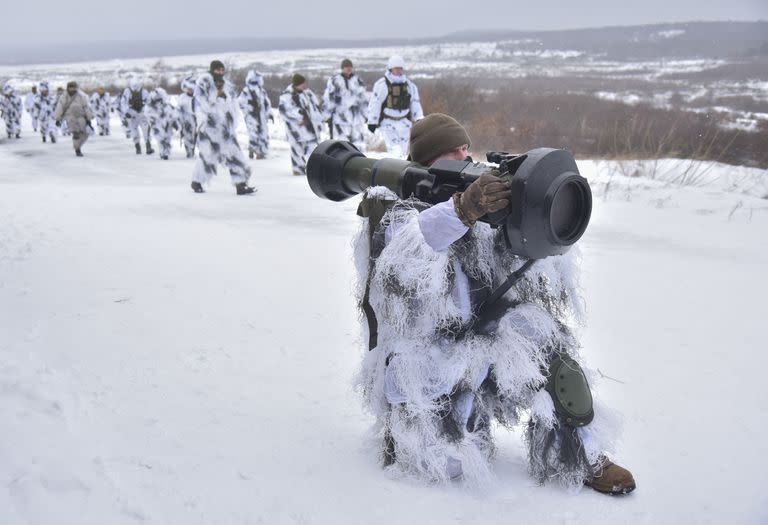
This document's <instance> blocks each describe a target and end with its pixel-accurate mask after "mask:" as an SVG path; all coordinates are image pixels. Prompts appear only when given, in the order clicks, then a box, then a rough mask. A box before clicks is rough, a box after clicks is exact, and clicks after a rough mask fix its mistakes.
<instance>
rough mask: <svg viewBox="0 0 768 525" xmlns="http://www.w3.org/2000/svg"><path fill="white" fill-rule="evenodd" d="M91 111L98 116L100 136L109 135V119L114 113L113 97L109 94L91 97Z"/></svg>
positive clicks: (97, 94)
mask: <svg viewBox="0 0 768 525" xmlns="http://www.w3.org/2000/svg"><path fill="white" fill-rule="evenodd" d="M91 109H92V110H93V114H94V115H96V123H97V124H98V126H99V135H102V136H103V135H109V118H110V113H111V112H112V97H111V96H110V95H109V92H107V91H105V92H104V93H103V94H99V93H98V92H97V93H94V94H93V95H91Z"/></svg>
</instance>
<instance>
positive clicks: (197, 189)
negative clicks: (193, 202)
mask: <svg viewBox="0 0 768 525" xmlns="http://www.w3.org/2000/svg"><path fill="white" fill-rule="evenodd" d="M190 186H192V190H193V191H194V192H195V193H205V190H204V189H203V185H202V184H200V183H199V182H192V184H191V185H190Z"/></svg>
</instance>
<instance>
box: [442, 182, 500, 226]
mask: <svg viewBox="0 0 768 525" xmlns="http://www.w3.org/2000/svg"><path fill="white" fill-rule="evenodd" d="M511 197H512V191H511V190H510V188H509V184H508V183H506V182H504V181H503V180H501V179H499V178H498V177H495V176H493V175H489V174H485V175H481V176H480V178H478V179H477V180H476V181H475V182H473V183H472V184H470V185H469V187H468V188H467V189H466V190H465V191H464V192H458V193H454V194H453V206H454V207H455V208H456V215H458V216H459V219H461V222H463V223H464V224H465V225H467V226H473V225H474V224H475V221H477V219H479V218H480V217H482V216H483V215H486V214H488V213H493V212H495V211H499V210H501V209H503V208H505V207H507V206H509V199H510V198H511Z"/></svg>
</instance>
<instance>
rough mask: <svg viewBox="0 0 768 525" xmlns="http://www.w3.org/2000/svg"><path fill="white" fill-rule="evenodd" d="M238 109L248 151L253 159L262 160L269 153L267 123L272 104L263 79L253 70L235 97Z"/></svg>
mask: <svg viewBox="0 0 768 525" xmlns="http://www.w3.org/2000/svg"><path fill="white" fill-rule="evenodd" d="M237 101H238V103H239V104H240V109H241V110H242V112H243V116H244V117H245V126H246V127H247V128H248V151H249V153H250V155H251V158H253V155H256V157H257V158H260V159H263V158H264V157H266V156H267V154H268V153H269V128H268V124H267V121H268V120H269V117H270V115H271V111H272V103H271V102H270V101H269V96H268V95H267V92H266V90H265V89H264V79H263V78H262V76H261V73H259V72H258V71H255V70H251V71H249V72H248V76H247V77H246V78H245V87H244V88H243V91H242V92H240V96H239V97H237Z"/></svg>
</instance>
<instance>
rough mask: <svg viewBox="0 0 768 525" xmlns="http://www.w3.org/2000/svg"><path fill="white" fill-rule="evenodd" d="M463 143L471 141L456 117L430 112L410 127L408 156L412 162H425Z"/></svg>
mask: <svg viewBox="0 0 768 525" xmlns="http://www.w3.org/2000/svg"><path fill="white" fill-rule="evenodd" d="M464 144H467V145H471V144H472V143H471V142H470V140H469V135H468V134H467V130H466V129H464V127H463V126H462V125H461V124H459V123H458V122H457V121H456V119H454V118H453V117H449V116H448V115H445V114H443V113H432V114H431V115H427V116H426V117H425V118H423V119H421V120H419V121H418V122H416V123H414V125H413V127H412V128H411V140H410V142H409V143H408V151H409V154H408V156H409V158H410V160H412V161H414V162H418V163H419V164H426V163H427V162H429V161H431V160H432V159H434V158H436V157H439V156H440V155H442V154H443V153H447V152H449V151H451V150H452V149H455V148H458V147H461V146H463V145H464Z"/></svg>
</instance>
